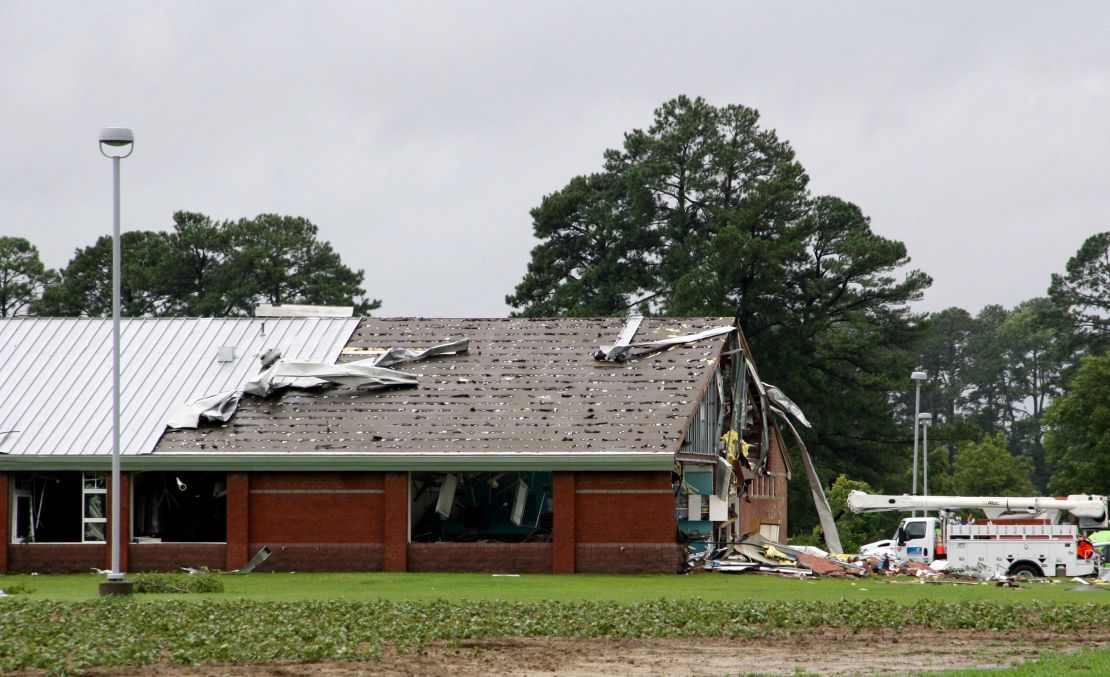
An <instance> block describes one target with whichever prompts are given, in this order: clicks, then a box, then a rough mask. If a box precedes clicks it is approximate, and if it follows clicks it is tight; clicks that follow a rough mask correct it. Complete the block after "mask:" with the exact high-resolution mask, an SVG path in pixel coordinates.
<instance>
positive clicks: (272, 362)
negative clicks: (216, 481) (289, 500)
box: [166, 338, 470, 428]
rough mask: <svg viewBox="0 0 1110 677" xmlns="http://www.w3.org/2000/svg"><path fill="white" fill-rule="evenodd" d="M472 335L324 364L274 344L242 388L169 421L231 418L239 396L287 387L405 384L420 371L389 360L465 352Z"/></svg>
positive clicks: (197, 403)
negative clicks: (284, 352) (293, 356)
mask: <svg viewBox="0 0 1110 677" xmlns="http://www.w3.org/2000/svg"><path fill="white" fill-rule="evenodd" d="M469 349H470V339H467V338H464V339H459V340H457V341H450V342H447V343H441V344H439V345H435V346H432V347H431V348H428V349H427V350H419V351H417V350H410V349H408V348H392V349H390V350H387V351H384V352H382V354H380V355H378V356H376V357H369V358H366V359H364V360H355V361H354V362H343V363H339V364H324V363H323V362H302V361H293V360H289V361H286V360H283V359H281V351H280V350H277V349H274V348H271V349H270V350H267V351H265V352H264V353H262V355H260V356H259V361H260V362H261V363H262V371H261V372H260V373H259V374H258V376H256V377H254V378H252V379H250V380H249V381H247V382H246V383H245V384H244V385H243V389H242V390H238V391H231V392H226V393H221V394H219V395H210V396H208V397H202V398H200V399H198V400H194V401H192V402H189V403H187V404H185V405H183V406H181V407H180V408H178V409H177V411H175V412H174V413H173V415H172V416H170V418H169V419H168V420H167V421H166V426H167V427H170V428H196V427H197V426H198V425H200V421H201V420H205V421H219V422H227V421H229V420H231V417H232V416H234V415H235V411H236V410H237V409H238V406H239V399H240V398H241V397H242V396H243V395H244V394H247V395H254V396H255V397H268V396H270V395H272V394H273V393H274V392H277V391H279V390H282V389H285V388H303V389H308V388H318V387H322V386H325V385H327V384H329V383H330V384H335V385H343V386H348V387H352V388H362V389H364V390H376V389H381V388H403V387H415V386H417V385H418V380H417V376H416V374H410V373H408V372H404V371H398V370H396V369H390V368H389V366H391V365H397V364H406V363H409V362H416V361H419V360H423V359H426V358H429V357H434V356H436V355H453V354H458V353H465V352H467V351H468V350H469Z"/></svg>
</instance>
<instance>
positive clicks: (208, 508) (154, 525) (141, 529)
mask: <svg viewBox="0 0 1110 677" xmlns="http://www.w3.org/2000/svg"><path fill="white" fill-rule="evenodd" d="M131 477H132V479H131V515H132V516H131V533H132V539H133V540H134V541H135V542H136V543H159V542H176V543H198V542H206V543H223V542H225V541H226V540H227V476H226V475H224V473H212V472H179V473H175V472H144V473H135V474H133V475H132V476H131Z"/></svg>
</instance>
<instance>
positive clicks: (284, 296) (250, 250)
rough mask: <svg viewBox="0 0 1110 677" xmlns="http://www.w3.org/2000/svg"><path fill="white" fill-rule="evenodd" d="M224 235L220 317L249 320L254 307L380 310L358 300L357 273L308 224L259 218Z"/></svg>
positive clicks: (273, 216)
mask: <svg viewBox="0 0 1110 677" xmlns="http://www.w3.org/2000/svg"><path fill="white" fill-rule="evenodd" d="M226 230H227V234H228V240H229V251H228V254H227V259H226V261H225V262H224V265H223V266H222V267H221V270H220V272H219V274H218V278H219V285H220V290H221V292H222V295H223V302H224V304H225V305H224V309H223V313H221V314H232V315H234V314H240V315H249V314H251V313H252V312H253V311H254V305H255V304H256V303H259V302H268V303H274V304H282V303H307V304H324V305H353V306H355V307H356V312H358V313H362V314H366V313H369V312H370V311H371V310H373V309H375V308H377V307H379V306H380V305H381V302H380V301H377V300H370V299H367V298H366V297H364V296H362V295H363V294H365V293H366V291H365V290H364V289H362V288H361V287H360V286H359V285H360V284H361V282H362V276H363V273H362V271H361V270H358V271H355V270H351V269H350V268H348V267H347V266H345V265H343V261H342V260H341V259H340V257H339V254H338V253H337V252H336V251H335V250H334V249H333V248H332V246H331V244H329V243H327V242H321V241H320V240H318V239H317V234H318V229H317V227H316V226H315V225H314V224H313V223H312V222H311V221H309V220H308V219H305V218H301V217H291V216H279V215H277V214H261V215H259V216H257V217H255V218H253V219H241V220H240V221H238V222H237V223H235V224H233V225H229V226H227V227H226Z"/></svg>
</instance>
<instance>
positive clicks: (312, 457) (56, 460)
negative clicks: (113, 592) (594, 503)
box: [0, 451, 674, 472]
mask: <svg viewBox="0 0 1110 677" xmlns="http://www.w3.org/2000/svg"><path fill="white" fill-rule="evenodd" d="M111 467H112V459H111V457H110V456H99V455H98V456H32V455H19V456H0V472H5V471H20V470H104V471H107V470H111ZM120 467H121V469H123V470H125V471H142V470H224V471H275V472H289V471H298V470H299V471H306V472H309V471H313V472H315V471H322V470H328V471H410V470H412V471H419V470H431V471H448V470H461V471H474V472H481V471H493V470H568V471H570V470H592V471H606V470H623V471H651V470H670V469H672V468H673V467H674V453H673V452H643V451H640V452H636V451H630V452H580V453H528V452H520V453H511V452H509V453H506V452H499V453H474V454H466V453H438V454H430V453H411V454H405V453H398V454H343V455H340V454H267V453H255V454H165V453H162V454H143V455H126V456H123V457H122V458H121V459H120Z"/></svg>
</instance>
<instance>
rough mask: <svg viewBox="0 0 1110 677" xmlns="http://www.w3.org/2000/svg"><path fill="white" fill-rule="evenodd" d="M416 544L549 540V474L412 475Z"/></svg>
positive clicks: (550, 511) (550, 494)
mask: <svg viewBox="0 0 1110 677" xmlns="http://www.w3.org/2000/svg"><path fill="white" fill-rule="evenodd" d="M409 495H410V496H411V501H410V508H411V510H412V532H411V537H412V540H413V541H414V542H435V541H454V542H472V543H524V542H549V541H550V540H551V528H552V523H553V512H552V503H553V501H552V493H551V473H549V472H527V471H526V472H476V473H413V474H412V485H411V493H410V494H409Z"/></svg>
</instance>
